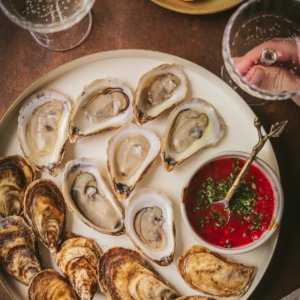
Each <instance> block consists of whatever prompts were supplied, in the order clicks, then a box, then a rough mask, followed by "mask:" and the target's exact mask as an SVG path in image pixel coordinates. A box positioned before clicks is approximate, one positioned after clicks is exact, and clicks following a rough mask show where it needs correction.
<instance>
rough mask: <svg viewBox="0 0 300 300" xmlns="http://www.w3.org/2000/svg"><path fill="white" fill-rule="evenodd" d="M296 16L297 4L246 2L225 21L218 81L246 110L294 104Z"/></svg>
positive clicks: (299, 84) (298, 90) (298, 59)
mask: <svg viewBox="0 0 300 300" xmlns="http://www.w3.org/2000/svg"><path fill="white" fill-rule="evenodd" d="M299 12H300V1H299V0H250V1H247V2H246V3H244V4H243V5H241V6H240V7H239V8H238V9H237V10H236V12H235V13H234V14H233V15H232V16H231V18H230V20H229V21H228V23H227V26H226V28H225V31H224V35H223V45H222V54H223V59H224V65H223V67H222V72H221V76H222V78H223V80H224V81H226V82H227V83H228V84H229V85H230V86H231V87H233V88H234V89H235V90H236V91H237V92H238V93H239V94H240V95H241V96H242V97H243V98H244V100H245V101H246V102H247V103H248V104H249V105H250V106H263V105H266V104H268V103H270V102H271V101H273V100H285V99H289V98H293V100H294V101H299V103H300V96H299V95H300V15H299ZM250 95H251V96H253V97H251V96H250Z"/></svg>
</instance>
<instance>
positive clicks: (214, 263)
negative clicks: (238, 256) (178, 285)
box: [177, 245, 255, 298]
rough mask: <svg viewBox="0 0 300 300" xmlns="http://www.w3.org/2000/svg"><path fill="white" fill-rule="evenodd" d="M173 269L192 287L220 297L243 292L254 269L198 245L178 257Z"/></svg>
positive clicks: (250, 279) (237, 294)
mask: <svg viewBox="0 0 300 300" xmlns="http://www.w3.org/2000/svg"><path fill="white" fill-rule="evenodd" d="M177 269H178V271H179V273H180V275H181V277H182V278H183V280H184V281H185V282H186V283H187V284H188V285H189V286H190V287H191V288H192V289H194V290H196V291H198V292H201V293H204V294H206V295H209V296H216V297H224V298H228V297H236V296H239V295H243V294H244V293H245V292H246V291H247V290H248V289H249V287H250V284H251V281H252V277H253V274H254V270H255V268H254V267H245V266H243V265H240V264H235V263H233V262H232V261H231V260H230V259H228V258H227V257H226V256H222V255H220V254H218V253H216V252H212V251H210V250H209V249H207V248H205V247H202V246H200V245H195V246H193V247H191V248H190V249H188V250H187V251H186V252H185V253H184V254H183V255H182V256H180V257H179V258H178V262H177Z"/></svg>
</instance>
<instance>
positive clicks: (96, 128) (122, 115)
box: [69, 77, 134, 143]
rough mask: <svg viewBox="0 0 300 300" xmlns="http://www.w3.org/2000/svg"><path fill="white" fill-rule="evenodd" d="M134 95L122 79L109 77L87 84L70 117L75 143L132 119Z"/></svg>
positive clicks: (71, 137)
mask: <svg viewBox="0 0 300 300" xmlns="http://www.w3.org/2000/svg"><path fill="white" fill-rule="evenodd" d="M132 100H133V95H132V92H131V90H130V89H129V88H128V87H127V86H125V85H123V84H122V83H121V81H120V80H119V79H116V78H112V77H107V78H105V79H98V80H95V81H93V82H92V83H91V84H89V85H86V86H85V87H84V89H83V91H82V93H81V95H80V96H79V97H78V99H77V100H76V103H75V105H74V106H73V107H72V111H71V114H70V117H69V126H70V128H69V136H70V141H71V143H75V142H76V141H77V140H78V139H79V138H80V137H83V136H89V135H93V134H96V133H99V132H102V131H105V130H110V129H112V128H118V127H121V126H122V125H124V124H126V123H128V122H131V121H132V120H133V118H134V116H133V112H132Z"/></svg>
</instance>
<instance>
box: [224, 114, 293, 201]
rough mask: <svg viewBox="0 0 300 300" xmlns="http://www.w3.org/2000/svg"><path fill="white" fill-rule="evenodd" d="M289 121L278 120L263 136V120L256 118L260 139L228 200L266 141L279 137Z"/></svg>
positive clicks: (234, 184)
mask: <svg viewBox="0 0 300 300" xmlns="http://www.w3.org/2000/svg"><path fill="white" fill-rule="evenodd" d="M287 122H288V121H283V122H280V123H279V122H277V123H276V124H275V125H272V127H271V130H270V133H269V134H267V135H265V136H263V135H262V133H261V122H260V120H259V118H258V117H256V118H255V120H254V126H255V127H256V128H257V131H258V137H259V141H258V143H257V145H255V146H254V148H253V150H252V153H251V155H250V157H249V158H248V159H247V161H246V163H245V165H244V167H243V168H242V170H241V172H240V173H239V175H238V176H237V178H236V179H235V181H234V183H233V185H232V186H231V188H230V190H229V191H228V193H227V195H226V197H225V200H226V201H228V202H229V200H230V199H231V198H232V196H233V195H234V193H235V192H236V190H237V189H238V187H239V186H240V184H241V181H242V180H243V178H244V177H245V175H246V173H247V172H248V170H249V168H250V166H251V164H252V162H253V161H254V159H255V157H256V155H257V154H258V152H259V151H260V150H261V148H262V147H263V146H264V144H265V143H266V141H267V140H268V139H269V138H271V137H278V136H279V135H280V134H281V133H282V131H283V129H284V127H285V125H286V123H287Z"/></svg>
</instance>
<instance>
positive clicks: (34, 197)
mask: <svg viewBox="0 0 300 300" xmlns="http://www.w3.org/2000/svg"><path fill="white" fill-rule="evenodd" d="M24 214H25V217H26V219H27V221H28V222H29V224H30V226H31V228H32V229H33V230H34V232H35V233H36V234H37V236H38V238H39V239H40V240H41V241H42V242H43V244H44V245H45V246H46V247H47V248H48V249H50V250H54V249H55V248H56V246H57V244H58V242H59V239H60V236H61V234H62V231H63V229H64V227H65V223H66V205H65V200H64V197H63V195H62V192H61V191H60V189H59V188H58V186H57V185H56V184H55V183H54V182H53V181H52V180H49V179H39V180H36V181H34V182H33V183H31V184H30V185H29V186H28V188H27V191H26V194H25V201H24Z"/></svg>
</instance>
